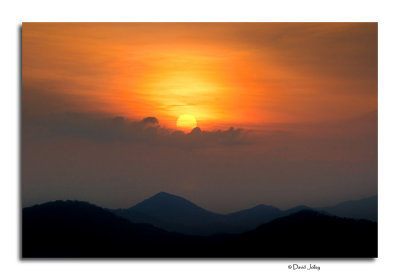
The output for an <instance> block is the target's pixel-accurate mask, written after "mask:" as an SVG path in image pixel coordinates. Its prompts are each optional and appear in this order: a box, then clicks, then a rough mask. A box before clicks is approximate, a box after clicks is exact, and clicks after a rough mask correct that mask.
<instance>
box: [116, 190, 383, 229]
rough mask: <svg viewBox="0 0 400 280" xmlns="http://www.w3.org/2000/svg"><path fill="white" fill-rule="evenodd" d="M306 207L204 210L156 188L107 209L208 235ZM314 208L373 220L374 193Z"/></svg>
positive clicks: (141, 220) (137, 220)
mask: <svg viewBox="0 0 400 280" xmlns="http://www.w3.org/2000/svg"><path fill="white" fill-rule="evenodd" d="M306 209H308V210H311V208H310V207H307V206H297V207H293V208H290V209H287V210H280V209H279V208H277V207H274V206H267V205H263V204H260V205H257V206H255V207H252V208H249V209H245V210H241V211H237V212H233V213H230V214H225V215H222V214H217V213H213V212H210V211H208V210H205V209H203V208H201V207H199V206H197V205H195V204H194V203H192V202H190V201H188V200H186V199H184V198H182V197H179V196H176V195H172V194H169V193H166V192H160V193H158V194H156V195H154V196H152V197H150V198H148V199H146V200H144V201H143V202H140V203H138V204H136V205H135V206H133V207H130V208H128V209H115V210H111V211H113V212H114V213H116V214H117V215H120V216H121V217H124V218H126V219H128V220H130V221H131V222H135V223H149V224H152V225H154V226H156V227H159V228H162V229H165V230H168V231H172V232H179V233H183V234H192V235H210V234H216V233H243V232H245V231H249V230H252V229H255V228H256V227H258V226H260V225H262V224H264V223H267V222H270V221H272V220H274V219H276V218H279V217H284V216H288V215H290V214H293V213H296V212H298V211H300V210H306ZM314 210H317V211H323V212H324V213H325V214H332V215H336V216H339V217H346V218H356V219H367V220H371V221H376V220H377V196H374V197H370V198H367V199H362V200H356V201H348V202H344V203H341V204H338V205H335V206H330V207H321V208H316V209H314Z"/></svg>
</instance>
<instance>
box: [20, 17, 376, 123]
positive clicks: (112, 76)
mask: <svg viewBox="0 0 400 280" xmlns="http://www.w3.org/2000/svg"><path fill="white" fill-rule="evenodd" d="M22 71H23V74H22V80H23V81H22V82H23V95H24V99H26V100H31V103H35V106H30V107H29V109H32V110H35V112H34V113H35V114H40V113H54V112H93V113H102V114H107V115H112V116H117V115H118V116H124V117H126V118H129V119H142V118H144V117H147V116H154V117H157V118H158V119H159V121H160V123H161V124H162V125H166V126H167V127H170V128H175V122H176V120H177V118H178V117H179V116H181V115H183V114H190V115H193V116H195V118H196V119H197V122H198V125H199V126H200V127H201V128H202V129H209V130H212V129H216V128H227V127H229V126H231V125H233V126H235V127H243V128H254V127H257V128H260V127H263V126H264V125H267V124H268V123H276V122H289V123H292V122H325V121H335V120H343V119H351V118H354V117H357V116H359V115H362V114H364V113H367V112H370V111H373V110H376V108H377V24H376V23H24V24H23V27H22ZM38 100H40V101H38ZM33 108H34V109H33ZM24 113H26V111H24Z"/></svg>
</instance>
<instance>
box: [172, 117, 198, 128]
mask: <svg viewBox="0 0 400 280" xmlns="http://www.w3.org/2000/svg"><path fill="white" fill-rule="evenodd" d="M176 126H177V127H178V128H179V129H182V130H184V131H191V130H192V129H193V128H195V127H197V121H196V118H195V117H194V116H192V115H188V114H184V115H181V116H179V118H178V120H177V121H176Z"/></svg>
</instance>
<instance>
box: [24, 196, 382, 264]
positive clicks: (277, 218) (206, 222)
mask: <svg viewBox="0 0 400 280" xmlns="http://www.w3.org/2000/svg"><path fill="white" fill-rule="evenodd" d="M374 203H376V198H369V199H366V200H360V201H353V202H346V203H343V204H339V205H336V206H333V207H326V208H320V209H311V208H308V207H306V206H301V207H295V208H292V209H289V210H285V211H283V210H280V209H278V208H276V207H272V206H266V205H259V206H256V207H253V208H250V209H246V210H242V211H238V212H235V213H231V214H227V215H221V214H216V213H213V212H210V211H207V210H205V209H203V208H201V207H199V206H197V205H195V204H193V203H191V202H190V201H188V200H186V199H184V198H182V197H178V196H175V195H171V194H167V193H159V194H157V195H155V196H153V197H151V198H149V199H147V200H145V201H143V202H141V203H139V204H137V205H135V206H133V207H131V208H129V209H118V210H115V209H114V210H110V209H105V208H102V207H99V206H96V205H93V204H90V203H88V202H82V201H53V202H48V203H44V204H40V205H35V206H32V207H26V208H24V209H23V211H22V257H24V258H50V257H58V258H111V257H117V258H122V257H129V258H136V257H148V258H150V257H152V258H154V257H155V258H160V257H162V258H165V257H179V258H182V257H195V258H202V257H220V258H231V257H236V258H247V257H264V258H266V257H310V258H312V257H329V258H333V257H357V258H360V257H367V258H372V257H377V223H376V221H372V220H373V219H374V217H375V220H376V215H375V216H373V215H372V216H371V217H372V219H370V220H367V219H360V215H361V214H363V213H366V214H368V215H371V213H372V214H374V213H375V214H376V211H375V212H374V211H372V210H371V211H369V212H368V211H367V212H363V211H362V209H363V207H364V208H366V209H370V208H369V207H373V205H374ZM342 206H343V207H342ZM332 209H333V210H332ZM329 211H331V212H333V211H337V212H336V213H339V214H340V215H341V216H346V215H357V217H353V218H344V217H339V216H337V215H333V214H332V213H329ZM362 218H363V217H362Z"/></svg>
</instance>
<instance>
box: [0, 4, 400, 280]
mask: <svg viewBox="0 0 400 280" xmlns="http://www.w3.org/2000/svg"><path fill="white" fill-rule="evenodd" d="M399 10H400V9H399V7H398V6H396V1H368V0H363V1H349V0H347V1H341V0H336V1H320V0H319V1H317V0H315V1H299V0H298V1H296V0H293V1H249V0H247V1H235V0H230V1H225V0H223V1H217V0H202V1H188V0H186V1H162V0H160V1H153V0H146V1H145V0H143V1H132V0H131V1H118V0H113V1H101V0H96V1H82V0H69V1H54V0H51V1H50V0H47V1H43V0H39V1H38V0H36V1H7V2H4V3H2V8H1V12H0V13H1V16H0V20H1V24H0V30H1V33H0V34H1V37H0V41H1V44H0V47H1V52H0V67H1V75H0V78H1V83H0V87H1V91H0V93H1V95H0V96H1V102H0V106H1V107H0V113H1V118H0V121H1V126H0V128H1V134H0V135H1V145H0V147H1V150H0V158H1V161H0V163H1V166H0V167H1V168H0V170H1V190H2V194H1V196H0V198H1V203H0V207H1V211H0V221H1V227H0V234H1V238H0V240H1V244H0V256H1V260H0V267H1V269H0V278H1V279H41V280H44V279H88V278H89V279H90V278H93V279H94V278H95V279H174V280H175V279H221V278H222V279H267V278H269V277H272V279H280V278H285V279H286V277H296V278H299V279H317V278H318V279H320V278H321V276H323V277H324V278H327V279H337V278H338V277H346V278H351V277H362V278H363V279H377V278H378V277H381V276H382V277H384V276H383V275H382V274H386V273H387V274H388V275H390V278H391V279H396V278H398V276H399V275H400V273H399V270H398V269H397V259H398V252H400V250H399V249H400V248H399V236H400V234H399V227H398V220H399V213H400V211H399V208H398V205H399V199H400V192H399V188H400V182H399V176H398V173H399V163H398V160H399V158H400V154H399V143H400V134H399V124H398V120H400V118H399V113H398V112H399V105H400V102H399V101H400V99H399V94H400V90H399V69H398V68H399V65H400V61H399V50H400V40H399V36H398V34H399V31H398V30H399V23H398V18H397V17H398V11H399ZM28 21H97V22H101V21H372V22H376V21H377V22H379V258H378V259H377V260H372V261H371V260H370V261H360V260H351V261H350V260H336V261H335V260H313V261H311V262H312V263H316V264H318V265H319V266H321V270H320V271H319V272H318V271H291V270H288V269H287V265H289V264H291V263H309V262H310V261H309V260H250V261H227V260H224V261H218V260H209V261H182V260H180V261H143V260H141V261H133V260H116V261H23V262H22V261H20V260H19V251H18V249H19V246H18V244H19V224H18V221H19V188H18V183H19V182H18V180H19V178H18V166H19V165H18V164H19V157H18V143H19V140H18V139H19V136H18V121H19V111H18V110H19V91H18V89H19V86H18V83H19V73H20V72H19V71H20V66H19V38H18V37H19V35H20V34H19V30H18V28H19V27H18V26H19V25H20V24H21V22H28ZM396 275H397V277H396Z"/></svg>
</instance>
